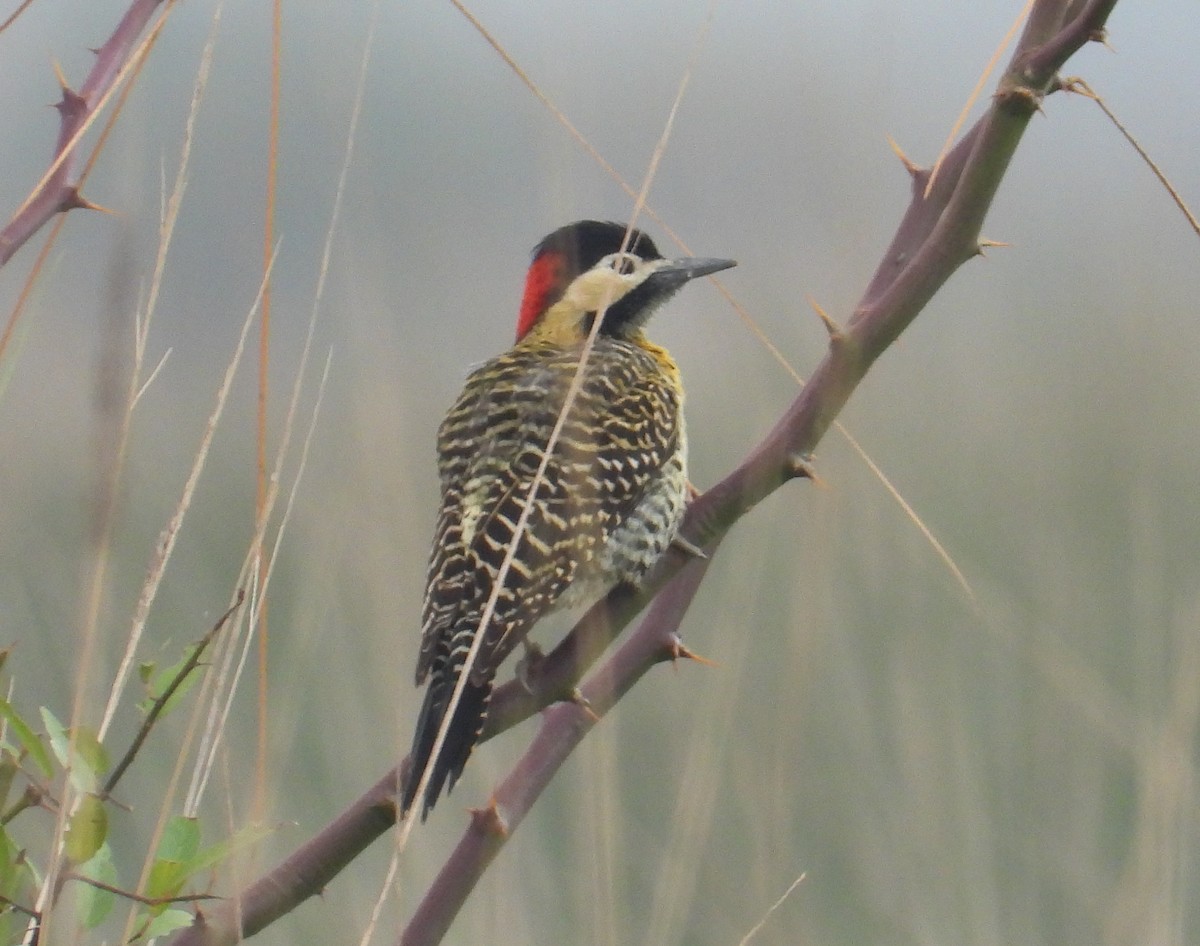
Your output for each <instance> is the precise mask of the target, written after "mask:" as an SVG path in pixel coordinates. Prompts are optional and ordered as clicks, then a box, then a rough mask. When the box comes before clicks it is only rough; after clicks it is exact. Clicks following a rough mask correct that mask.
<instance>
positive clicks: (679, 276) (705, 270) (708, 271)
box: [647, 257, 737, 290]
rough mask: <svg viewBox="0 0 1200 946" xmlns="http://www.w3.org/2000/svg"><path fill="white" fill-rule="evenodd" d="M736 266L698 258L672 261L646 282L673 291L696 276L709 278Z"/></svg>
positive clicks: (729, 260) (724, 260) (727, 262)
mask: <svg viewBox="0 0 1200 946" xmlns="http://www.w3.org/2000/svg"><path fill="white" fill-rule="evenodd" d="M736 265H737V262H736V261H735V260H731V259H703V258H700V257H695V258H688V259H673V260H671V261H670V262H668V263H667V264H666V265H665V266H663V267H661V268H659V269H658V270H656V271H655V273H654V275H652V276H651V277H650V279H649V280H647V281H648V282H653V283H656V284H657V286H659V287H662V288H664V289H669V290H674V289H678V288H679V287H680V286H682V285H683V284H684V283H685V282H689V281H690V280H692V279H695V278H696V277H697V276H709V275H712V274H713V273H719V272H720V271H721V270H723V269H729V268H731V267H733V266H736Z"/></svg>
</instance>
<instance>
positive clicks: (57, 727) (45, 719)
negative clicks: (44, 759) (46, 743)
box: [42, 706, 71, 769]
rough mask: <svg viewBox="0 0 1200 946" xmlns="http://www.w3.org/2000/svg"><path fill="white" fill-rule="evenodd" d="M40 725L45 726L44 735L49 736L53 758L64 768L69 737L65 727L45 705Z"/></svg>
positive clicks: (69, 743) (69, 744)
mask: <svg viewBox="0 0 1200 946" xmlns="http://www.w3.org/2000/svg"><path fill="white" fill-rule="evenodd" d="M42 725H43V726H45V727H46V735H47V736H49V737H50V748H51V749H52V750H53V752H54V758H56V759H58V764H59V765H61V766H62V767H63V768H64V769H65V768H66V767H67V756H68V754H69V752H70V747H71V739H70V737H69V736H68V735H67V727H66V726H64V725H63V724H62V723H60V722H59V721H58V717H57V716H55V715H54V714H53V713H52V712H50V710H48V709H47V708H46V707H44V706H43V707H42Z"/></svg>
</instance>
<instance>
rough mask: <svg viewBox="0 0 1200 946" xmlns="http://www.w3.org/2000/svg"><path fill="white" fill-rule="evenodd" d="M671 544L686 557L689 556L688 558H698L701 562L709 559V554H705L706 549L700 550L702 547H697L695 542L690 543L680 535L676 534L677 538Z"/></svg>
mask: <svg viewBox="0 0 1200 946" xmlns="http://www.w3.org/2000/svg"><path fill="white" fill-rule="evenodd" d="M671 544H672V545H673V546H675V548H677V549H679V551H681V552H682V553H683V554H684V555H688V556H691V557H692V558H698V559H701V560H707V559H708V553H707V552H705V551H704V549H702V548H700V546H698V545H696V544H695V543H693V542H689V541H688V540H687V539H685V538H684V537H683V536H681V535H679V534H678V533H676V535H675V538H673V539H672V540H671Z"/></svg>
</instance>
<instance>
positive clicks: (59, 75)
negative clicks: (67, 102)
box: [50, 59, 75, 98]
mask: <svg viewBox="0 0 1200 946" xmlns="http://www.w3.org/2000/svg"><path fill="white" fill-rule="evenodd" d="M50 67H51V68H52V69H53V70H54V77H55V78H56V79H58V87H59V88H60V89H62V93H63V98H66V97H67V96H68V95H75V93H74V92H72V91H71V85H70V83H69V82H67V75H66V73H65V72H63V70H62V66H60V65H59V64H58V60H57V59H54V60H51V62H50Z"/></svg>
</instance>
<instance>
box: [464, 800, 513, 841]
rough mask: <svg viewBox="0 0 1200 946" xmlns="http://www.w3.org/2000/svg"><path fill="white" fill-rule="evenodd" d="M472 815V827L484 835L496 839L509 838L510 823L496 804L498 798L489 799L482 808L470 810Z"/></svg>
mask: <svg viewBox="0 0 1200 946" xmlns="http://www.w3.org/2000/svg"><path fill="white" fill-rule="evenodd" d="M467 812H468V813H469V814H470V815H471V826H472V827H473V828H475V829H476V830H478V831H482V832H483V833H484V834H490V835H491V836H492V837H496V838H506V837H508V822H507V821H505V820H504V818H503V816H502V815H501V814H500V806H499V805H497V804H496V796H495V795H493V796H492V797H491V798H489V799H488V803H487V804H486V805H485V806H484V807H482V808H468V809H467Z"/></svg>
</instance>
